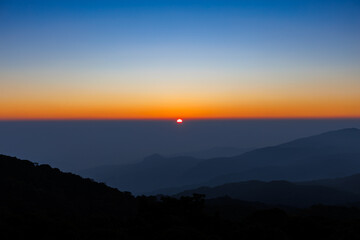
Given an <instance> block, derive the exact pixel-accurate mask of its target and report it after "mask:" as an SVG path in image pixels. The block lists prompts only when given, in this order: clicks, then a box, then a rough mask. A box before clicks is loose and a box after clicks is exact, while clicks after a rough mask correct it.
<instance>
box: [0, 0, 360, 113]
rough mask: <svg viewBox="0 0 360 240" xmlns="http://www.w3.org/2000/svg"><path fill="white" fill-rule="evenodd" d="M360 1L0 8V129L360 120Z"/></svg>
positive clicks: (171, 0) (76, 0) (7, 3)
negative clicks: (86, 123)
mask: <svg viewBox="0 0 360 240" xmlns="http://www.w3.org/2000/svg"><path fill="white" fill-rule="evenodd" d="M359 43H360V1H354V0H353V1H350V0H336V1H335V0H327V1H324V0H311V1H310V0H301V1H300V0H293V1H284V0H273V1H271V0H267V1H264V0H263V1H260V0H239V1H228V0H222V1H215V0H206V1H197V0H194V1H187V0H183V1H177V0H168V1H161V0H158V1H155V0H153V1H151V0H148V1H137V0H131V1H130V0H119V1H107V0H104V1H91V0H88V1H84V0H83V1H81V0H73V1H68V0H63V1H55V0H46V1H33V0H28V1H16V0H13V1H11V0H1V1H0V119H2V120H18V119H20V120H22V119H168V118H169V119H172V118H178V117H182V118H185V119H186V118H195V119H196V118H201V119H210V118H352V117H355V118H356V117H360V44H359Z"/></svg>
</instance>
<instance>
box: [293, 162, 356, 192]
mask: <svg viewBox="0 0 360 240" xmlns="http://www.w3.org/2000/svg"><path fill="white" fill-rule="evenodd" d="M359 161H360V159H359ZM299 184H303V185H316V186H325V187H331V188H334V189H338V190H342V191H348V192H352V193H355V194H360V174H355V175H351V176H348V177H342V178H333V179H320V180H314V181H308V182H301V183H299Z"/></svg>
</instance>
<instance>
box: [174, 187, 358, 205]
mask: <svg viewBox="0 0 360 240" xmlns="http://www.w3.org/2000/svg"><path fill="white" fill-rule="evenodd" d="M194 193H197V194H204V195H206V198H209V199H213V198H219V197H224V196H227V197H230V198H233V199H239V200H242V201H250V202H262V203H265V204H273V205H274V204H275V205H285V206H296V207H309V206H312V205H315V204H327V205H344V204H348V203H351V202H357V201H360V196H359V195H357V194H354V193H350V192H346V191H343V190H337V189H333V188H329V187H324V186H314V185H299V184H295V183H290V182H287V181H271V182H261V181H247V182H239V183H228V184H224V185H221V186H217V187H201V188H197V189H193V190H187V191H184V192H181V193H179V194H177V195H175V196H176V197H179V196H191V195H193V194H194Z"/></svg>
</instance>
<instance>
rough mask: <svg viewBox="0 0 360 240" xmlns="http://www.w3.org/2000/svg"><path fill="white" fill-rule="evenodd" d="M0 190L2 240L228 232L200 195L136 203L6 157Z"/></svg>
mask: <svg viewBox="0 0 360 240" xmlns="http://www.w3.org/2000/svg"><path fill="white" fill-rule="evenodd" d="M0 191H1V197H0V239H59V240H60V239H105V240H106V239H130V240H131V239H159V240H161V239H164V240H165V239H198V238H200V239H212V238H214V239H224V238H223V237H221V236H223V235H224V234H225V233H226V232H228V231H229V230H231V229H230V228H224V227H222V226H224V224H223V221H222V220H220V219H218V220H216V221H215V222H214V221H213V220H212V218H210V217H208V216H207V215H206V214H205V213H203V208H204V201H203V198H202V197H201V196H194V197H186V198H181V199H175V198H170V197H162V198H156V197H145V196H141V197H136V198H135V197H134V196H132V195H131V194H130V193H129V192H120V191H119V190H117V189H114V188H110V187H108V186H106V185H105V184H103V183H96V182H94V181H93V180H91V179H84V178H81V177H80V176H77V175H75V174H72V173H64V172H61V171H60V170H59V169H56V168H51V167H50V166H49V165H39V164H36V163H32V162H30V161H26V160H20V159H17V158H15V157H9V156H5V155H0ZM210 223H214V224H215V225H213V224H210ZM214 226H215V227H214ZM180 229H181V230H180ZM186 236H188V237H186Z"/></svg>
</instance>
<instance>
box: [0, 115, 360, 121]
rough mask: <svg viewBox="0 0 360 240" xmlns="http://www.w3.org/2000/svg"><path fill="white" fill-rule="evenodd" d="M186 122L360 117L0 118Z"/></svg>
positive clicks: (5, 119) (3, 119)
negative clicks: (178, 120)
mask: <svg viewBox="0 0 360 240" xmlns="http://www.w3.org/2000/svg"><path fill="white" fill-rule="evenodd" d="M178 118H181V119H183V120H184V121H200V120H341V119H343V120H345V119H348V120H351V119H353V120H357V119H359V120H360V116H341V117H339V116H335V117H334V116H326V117H208V118H206V117H190V118H184V117H171V118H170V117H169V118H0V122H32V121H39V122H40V121H49V122H50V121H54V122H55V121H176V120H177V119H178Z"/></svg>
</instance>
